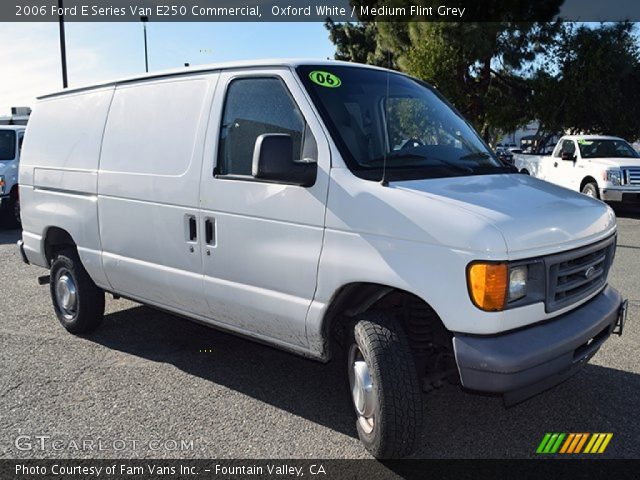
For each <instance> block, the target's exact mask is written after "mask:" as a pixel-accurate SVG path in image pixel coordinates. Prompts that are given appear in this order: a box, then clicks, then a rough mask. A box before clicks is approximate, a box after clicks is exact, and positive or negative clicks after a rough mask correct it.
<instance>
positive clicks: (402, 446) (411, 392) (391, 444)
mask: <svg viewBox="0 0 640 480" xmlns="http://www.w3.org/2000/svg"><path fill="white" fill-rule="evenodd" d="M350 331H351V335H350V337H351V338H350V341H349V342H348V343H347V345H348V347H347V351H346V354H347V362H346V363H347V375H348V378H349V388H350V391H351V398H352V401H353V406H354V408H355V412H356V417H357V421H356V428H357V430H358V436H359V437H360V440H361V441H362V443H363V444H364V446H365V447H366V448H367V450H368V451H369V452H370V453H371V454H372V455H373V456H374V457H376V458H401V457H405V456H407V455H409V454H411V453H412V452H413V451H414V450H415V448H416V446H417V443H418V439H419V438H420V433H421V431H422V428H421V427H422V394H421V392H420V384H419V381H418V375H417V372H416V367H415V362H414V359H413V354H412V352H411V348H410V347H409V342H408V340H407V338H406V335H405V333H404V331H403V329H402V326H401V325H400V324H399V323H398V321H397V320H396V319H395V318H394V317H393V316H391V315H388V314H385V313H383V312H369V313H365V314H363V315H361V316H359V317H358V318H357V319H356V320H355V322H354V323H353V328H352V329H350Z"/></svg>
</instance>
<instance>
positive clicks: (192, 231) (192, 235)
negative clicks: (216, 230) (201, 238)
mask: <svg viewBox="0 0 640 480" xmlns="http://www.w3.org/2000/svg"><path fill="white" fill-rule="evenodd" d="M197 239H198V226H197V225H196V217H194V216H191V215H190V216H189V241H190V242H195V241H196V240H197Z"/></svg>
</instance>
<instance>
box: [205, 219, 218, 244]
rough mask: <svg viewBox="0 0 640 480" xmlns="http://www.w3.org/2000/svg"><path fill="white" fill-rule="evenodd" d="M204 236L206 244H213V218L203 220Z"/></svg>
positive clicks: (214, 241)
mask: <svg viewBox="0 0 640 480" xmlns="http://www.w3.org/2000/svg"><path fill="white" fill-rule="evenodd" d="M204 238H205V242H206V244H207V245H211V246H215V243H216V240H215V220H214V219H213V218H207V219H206V220H205V221H204Z"/></svg>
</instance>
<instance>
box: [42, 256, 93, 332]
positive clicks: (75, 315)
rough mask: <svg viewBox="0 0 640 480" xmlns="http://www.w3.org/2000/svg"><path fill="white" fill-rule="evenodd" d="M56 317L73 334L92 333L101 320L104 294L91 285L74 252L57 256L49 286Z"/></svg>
mask: <svg viewBox="0 0 640 480" xmlns="http://www.w3.org/2000/svg"><path fill="white" fill-rule="evenodd" d="M49 288H50V291H51V300H52V302H53V308H54V310H55V312H56V316H57V317H58V320H60V323H61V324H62V326H63V327H64V328H66V329H67V331H68V332H70V333H73V334H81V333H88V332H90V331H92V330H95V328H96V327H98V325H100V322H102V318H103V316H104V292H103V291H102V290H101V289H100V288H98V287H97V286H96V284H95V283H93V280H91V277H89V274H88V273H87V271H86V270H85V269H84V266H83V265H82V262H81V261H80V257H78V253H77V252H76V251H75V249H65V250H63V251H62V252H60V253H58V254H57V255H56V257H55V258H54V260H53V262H52V263H51V280H50V283H49Z"/></svg>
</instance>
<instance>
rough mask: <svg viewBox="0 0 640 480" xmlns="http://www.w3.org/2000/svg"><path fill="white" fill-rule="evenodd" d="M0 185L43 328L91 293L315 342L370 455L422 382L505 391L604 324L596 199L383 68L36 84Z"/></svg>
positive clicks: (546, 379) (540, 376)
mask: <svg viewBox="0 0 640 480" xmlns="http://www.w3.org/2000/svg"><path fill="white" fill-rule="evenodd" d="M20 182H21V188H22V191H21V192H22V193H21V195H22V212H23V213H22V218H23V228H24V233H23V237H22V241H20V242H19V248H20V250H21V252H22V254H23V257H24V259H25V261H27V262H29V263H32V264H36V265H40V266H42V267H45V268H48V269H50V275H49V276H43V277H41V282H42V283H45V282H47V281H48V282H49V284H50V289H51V297H52V300H53V305H54V308H55V312H56V315H57V317H58V319H59V320H60V322H61V323H62V325H63V326H64V327H65V328H66V329H67V330H69V331H70V332H72V333H84V332H88V331H90V330H92V329H94V328H95V327H96V326H98V324H99V323H100V321H101V320H102V317H103V310H104V298H105V296H104V293H105V292H108V293H111V294H113V295H114V296H123V297H127V298H130V299H133V300H136V301H138V302H140V303H143V304H148V305H153V306H154V307H158V308H161V309H164V310H167V311H169V312H174V313H176V314H179V315H182V316H186V317H189V318H192V319H194V320H196V321H200V322H204V323H206V324H208V325H211V326H214V327H219V328H222V329H225V330H228V331H231V332H235V333H238V334H241V335H245V336H247V337H249V338H252V339H254V340H258V341H260V342H264V343H267V344H269V345H273V346H276V347H279V348H283V349H286V350H289V351H291V352H294V353H297V354H300V355H304V356H306V357H310V358H314V359H317V360H320V361H322V362H327V361H329V360H331V359H338V361H340V362H344V366H345V370H344V371H345V378H346V379H348V381H349V385H350V391H351V392H352V397H353V408H354V410H355V416H356V425H357V430H358V433H359V436H360V438H361V439H362V441H363V442H364V444H365V445H366V447H367V448H368V449H369V451H370V452H371V453H372V454H373V455H375V456H377V457H398V456H404V455H407V454H409V453H411V452H412V451H413V450H414V449H415V448H416V447H417V445H418V444H419V441H420V435H419V434H420V433H421V422H422V414H423V407H422V395H421V391H422V390H424V391H428V390H430V389H432V388H434V387H437V386H440V385H441V384H442V382H443V381H446V380H451V381H454V382H458V381H459V382H460V383H461V384H462V386H463V387H465V388H467V389H470V390H478V391H483V392H493V393H496V394H501V395H504V397H505V401H506V402H507V403H509V404H511V403H515V402H518V401H521V400H523V399H525V398H528V397H530V396H532V395H534V394H536V393H538V392H540V391H542V390H545V389H547V388H549V387H550V386H552V385H554V384H557V383H558V382H560V381H562V380H564V379H566V378H567V377H569V376H570V375H571V374H572V373H574V372H575V371H576V369H577V368H578V367H580V366H581V365H582V364H584V363H585V362H586V361H588V360H589V359H590V358H591V357H592V356H593V355H594V353H595V352H596V351H597V350H598V349H599V347H600V346H601V345H602V343H603V342H604V341H605V340H606V339H607V338H608V337H609V335H610V334H611V333H614V332H616V333H620V332H621V329H622V325H623V322H624V316H625V311H626V308H625V306H626V303H625V302H623V300H622V299H621V297H620V295H619V294H618V292H617V291H616V290H614V289H613V288H611V287H610V286H608V284H607V275H608V272H609V269H610V267H611V264H612V262H613V258H614V254H615V247H616V219H615V216H614V214H613V212H612V210H611V209H610V208H609V207H608V206H607V205H605V204H604V203H602V202H599V201H597V200H594V199H592V198H588V197H586V196H584V195H580V194H578V193H573V192H570V191H568V190H566V189H564V188H561V187H557V186H554V185H551V184H548V183H546V182H543V181H540V180H538V179H535V178H532V177H530V176H525V175H520V174H516V173H514V171H513V169H512V168H511V167H505V166H504V165H503V164H501V163H500V162H498V160H497V159H496V158H495V156H494V155H493V153H491V151H490V150H489V148H488V147H487V145H486V144H485V143H484V142H483V141H482V140H481V139H480V137H479V136H478V135H477V134H476V132H475V131H474V130H473V129H472V128H471V127H470V126H469V124H468V123H467V122H465V120H464V119H463V118H462V117H461V116H460V115H459V114H458V113H456V111H455V110H453V109H452V108H451V106H450V105H449V104H448V103H447V102H446V101H445V100H443V99H442V98H441V96H440V95H439V94H438V93H437V92H436V91H435V90H434V89H432V88H431V87H429V86H427V85H425V84H423V83H422V82H420V81H418V80H415V79H413V78H410V77H408V76H405V75H402V74H399V73H397V72H393V71H388V70H383V69H379V68H372V67H366V66H363V65H356V64H348V63H341V62H334V61H325V62H323V61H312V62H305V61H283V60H277V61H264V62H251V63H234V64H226V65H217V66H211V67H202V68H199V69H193V70H187V71H184V70H181V71H178V72H173V73H166V74H156V75H149V76H144V77H139V78H131V79H127V80H122V81H118V82H114V83H108V84H103V85H97V86H94V87H89V88H84V89H75V90H66V91H63V92H60V93H57V94H53V95H49V96H46V97H43V98H41V99H40V101H39V103H38V104H37V106H36V108H35V110H34V112H33V114H32V116H31V120H30V125H29V134H28V135H27V138H26V141H25V145H24V158H23V161H22V164H21V167H20ZM432 408H435V407H432ZM441 408H443V409H444V408H446V406H444V405H443V406H441Z"/></svg>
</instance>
